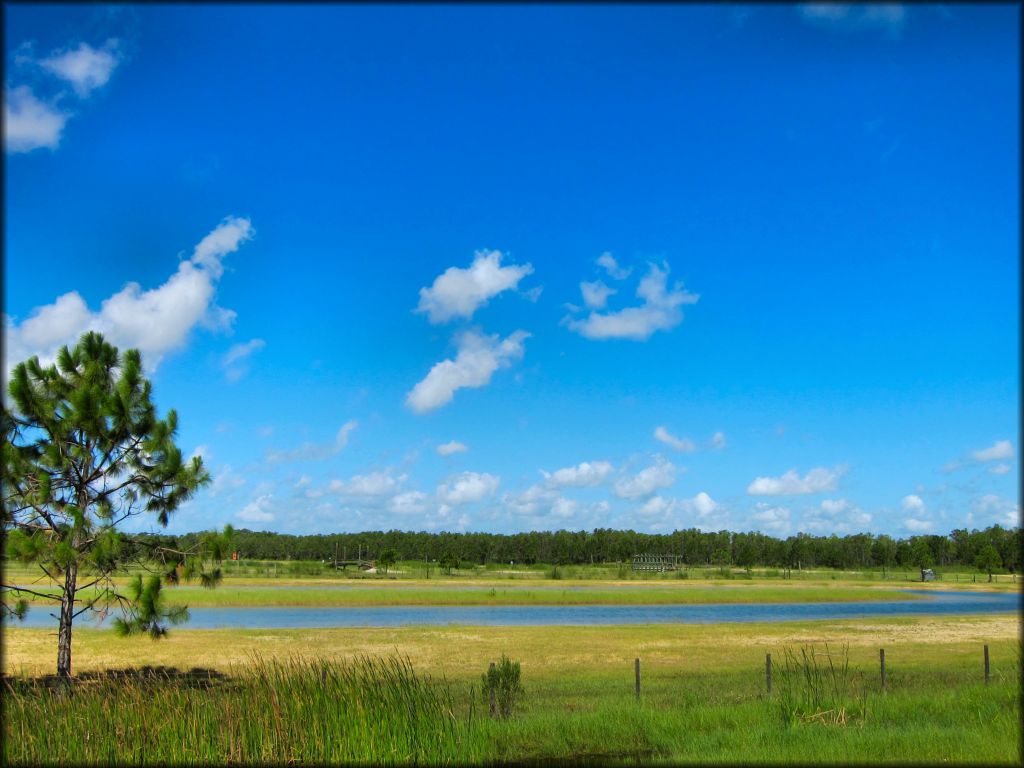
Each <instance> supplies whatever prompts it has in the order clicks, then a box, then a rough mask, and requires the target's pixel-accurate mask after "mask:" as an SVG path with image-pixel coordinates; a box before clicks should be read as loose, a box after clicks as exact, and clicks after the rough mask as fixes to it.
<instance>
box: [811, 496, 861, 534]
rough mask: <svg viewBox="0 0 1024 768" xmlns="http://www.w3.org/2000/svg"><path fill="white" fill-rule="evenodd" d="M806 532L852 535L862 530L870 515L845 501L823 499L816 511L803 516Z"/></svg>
mask: <svg viewBox="0 0 1024 768" xmlns="http://www.w3.org/2000/svg"><path fill="white" fill-rule="evenodd" d="M803 520H804V527H805V528H806V529H807V530H808V531H817V532H822V533H852V532H853V531H854V529H857V530H863V529H864V527H865V526H867V525H868V524H869V523H870V522H871V515H870V514H868V513H867V512H865V511H864V510H863V509H861V508H860V507H858V506H857V505H856V504H853V503H852V502H850V501H847V500H846V499H823V500H822V502H821V505H820V506H819V508H818V509H817V510H812V511H811V512H809V513H808V514H805V515H804V518H803Z"/></svg>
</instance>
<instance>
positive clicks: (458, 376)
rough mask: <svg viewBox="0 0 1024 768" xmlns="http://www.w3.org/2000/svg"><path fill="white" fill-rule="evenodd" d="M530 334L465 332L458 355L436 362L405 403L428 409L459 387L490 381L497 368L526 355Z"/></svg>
mask: <svg viewBox="0 0 1024 768" xmlns="http://www.w3.org/2000/svg"><path fill="white" fill-rule="evenodd" d="M529 337H530V334H528V333H527V332H526V331H516V332H515V333H512V334H511V335H509V336H508V337H506V338H505V339H502V340H500V341H499V339H498V336H497V334H495V335H493V336H483V335H481V334H480V333H478V332H476V331H467V332H465V333H463V334H462V335H461V336H460V337H459V339H458V341H457V346H458V350H459V351H458V354H457V355H456V356H455V359H454V360H442V361H441V362H440V363H437V364H436V365H434V367H433V368H431V369H430V372H429V373H428V374H427V375H426V378H424V379H423V380H422V381H420V382H419V383H417V384H416V386H415V387H413V389H412V391H411V392H409V394H408V395H407V396H406V399H405V402H406V404H407V405H408V406H409V407H410V408H412V410H414V411H415V412H416V413H426V412H427V411H432V410H434V409H435V408H440V407H441V406H442V405H446V404H447V403H450V402H451V400H452V398H453V397H454V396H455V392H456V391H457V390H459V389H463V388H466V387H470V388H474V387H482V386H484V385H485V384H488V383H489V382H490V381H491V375H492V374H493V373H494V372H495V371H496V370H498V369H499V368H506V367H508V366H509V365H511V363H512V361H513V360H518V359H519V358H521V357H522V356H523V341H524V340H525V339H528V338H529Z"/></svg>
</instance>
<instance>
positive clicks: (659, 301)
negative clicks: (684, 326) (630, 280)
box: [563, 264, 700, 341]
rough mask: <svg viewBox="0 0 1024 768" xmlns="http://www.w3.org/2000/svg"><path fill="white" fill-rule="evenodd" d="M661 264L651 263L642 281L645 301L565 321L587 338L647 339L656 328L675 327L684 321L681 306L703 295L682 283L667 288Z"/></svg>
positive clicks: (639, 294) (640, 288)
mask: <svg viewBox="0 0 1024 768" xmlns="http://www.w3.org/2000/svg"><path fill="white" fill-rule="evenodd" d="M662 267H663V268H662ZM662 267H658V265H656V264H650V265H649V270H648V273H647V275H646V276H645V277H644V278H643V279H642V280H641V281H640V285H639V286H638V287H637V289H636V295H637V297H638V298H640V299H643V304H641V305H639V306H635V307H627V308H626V309H622V310H619V311H618V312H605V313H601V312H597V311H591V312H590V314H589V315H588V316H587V317H585V318H582V319H578V320H574V319H572V318H570V317H566V318H565V319H564V320H563V322H564V323H566V324H567V325H568V326H569V329H570V330H572V331H575V332H576V333H578V334H580V335H581V336H584V337H585V338H588V339H631V340H633V341H646V340H647V339H648V338H650V337H651V335H652V334H653V333H655V332H656V331H668V330H671V329H672V328H675V327H676V326H677V325H679V324H680V323H681V322H682V321H683V313H682V310H680V309H679V307H680V306H682V305H684V304H695V303H696V302H697V301H698V299H699V298H700V296H699V295H697V294H695V293H689V292H687V291H686V290H684V289H683V284H682V283H679V282H677V283H676V284H675V285H674V286H673V288H672V289H671V290H668V288H667V285H666V283H667V280H668V272H669V268H668V264H663V265H662Z"/></svg>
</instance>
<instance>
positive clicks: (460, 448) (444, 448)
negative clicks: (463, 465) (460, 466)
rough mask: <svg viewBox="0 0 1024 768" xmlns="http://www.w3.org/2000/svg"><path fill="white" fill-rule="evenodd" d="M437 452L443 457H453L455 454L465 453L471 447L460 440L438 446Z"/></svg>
mask: <svg viewBox="0 0 1024 768" xmlns="http://www.w3.org/2000/svg"><path fill="white" fill-rule="evenodd" d="M436 450H437V452H438V454H439V455H441V456H451V455H452V454H453V453H465V452H466V451H468V450H469V447H468V446H467V445H465V444H463V443H460V442H459V441H458V440H452V441H451V442H447V443H442V444H441V445H439V446H437V448H436Z"/></svg>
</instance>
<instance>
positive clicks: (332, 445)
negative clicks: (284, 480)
mask: <svg viewBox="0 0 1024 768" xmlns="http://www.w3.org/2000/svg"><path fill="white" fill-rule="evenodd" d="M357 426H359V422H358V421H355V420H354V419H353V420H351V421H347V422H345V424H343V425H342V427H341V429H339V430H338V433H337V435H335V437H334V440H332V441H331V442H325V443H313V442H306V443H303V444H302V445H300V446H299V447H298V448H292V449H291V450H287V451H268V452H267V456H266V460H267V463H268V464H281V463H284V462H288V461H322V460H323V459H329V458H330V457H331V456H337V455H338V454H339V453H341V451H342V450H344V448H345V446H347V445H348V439H349V435H351V434H352V431H353V430H354V429H355V428H356V427H357Z"/></svg>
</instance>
